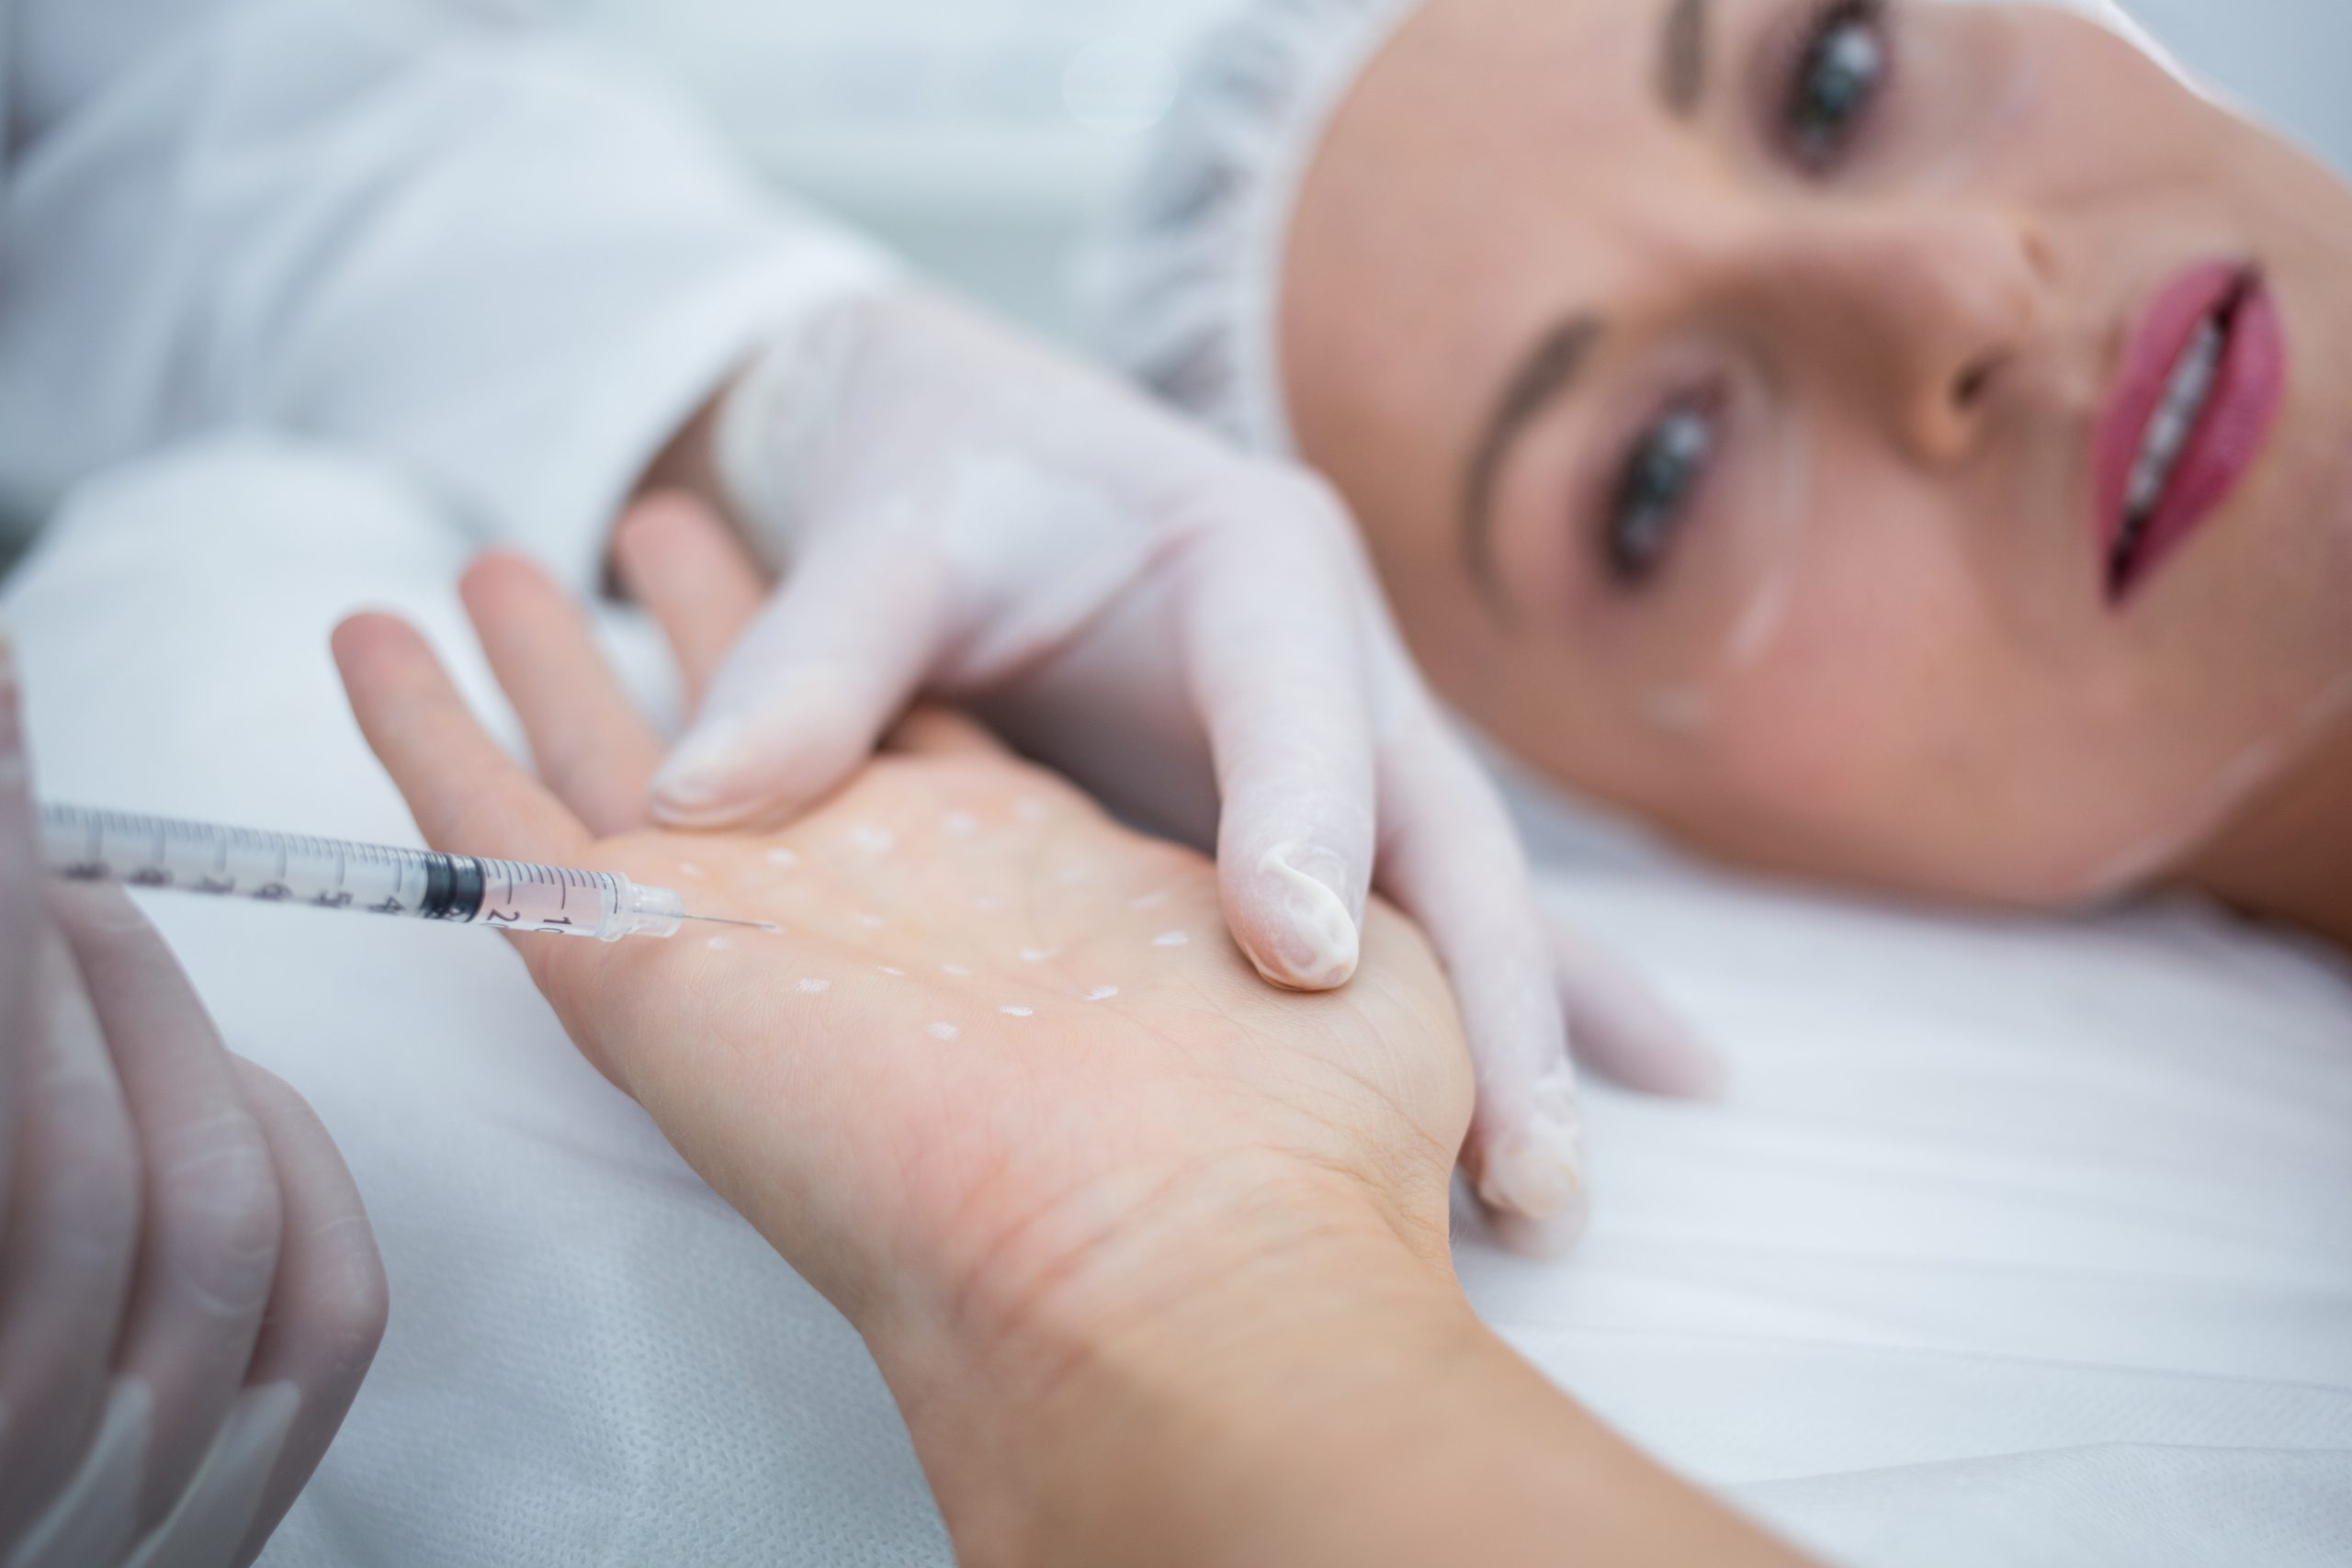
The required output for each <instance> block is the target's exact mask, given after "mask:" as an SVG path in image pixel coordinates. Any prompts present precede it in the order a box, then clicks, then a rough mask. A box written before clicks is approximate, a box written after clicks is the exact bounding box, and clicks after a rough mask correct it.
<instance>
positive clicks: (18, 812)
mask: <svg viewBox="0 0 2352 1568" xmlns="http://www.w3.org/2000/svg"><path fill="white" fill-rule="evenodd" d="M37 832H38V829H37V828H36V827H35V825H34V822H33V801H32V766H31V763H30V761H28V759H27V757H26V755H25V734H24V715H23V710H22V702H21V694H19V692H18V690H17V653H16V648H15V645H14V644H13V643H11V642H10V640H9V638H8V631H7V628H6V626H0V1215H6V1213H8V1183H9V1179H10V1177H11V1175H12V1174H13V1172H14V1171H15V1169H16V1163H17V1162H16V1158H15V1151H16V1145H17V1135H16V1134H17V1102H18V1094H17V1083H18V1080H19V1078H20V1077H21V1075H22V1074H23V1072H24V1070H25V1068H24V1065H23V1064H22V1062H20V1061H19V1060H18V1056H19V1054H20V1053H21V1052H23V1051H24V1050H25V1049H26V1048H27V1044H28V1042H29V1041H30V1040H31V1038H32V1030H33V1028H34V1026H35V1021H36V1020H35V1013H36V1010H37V1009H38V1008H39V1006H40V1001H39V998H38V997H37V995H36V993H35V988H34V976H35V974H36V973H37V971H36V969H35V967H34V964H35V954H36V953H38V952H39V950H40V930H41V925H42V919H43V916H42V912H41V902H40V889H41V880H42V873H41V866H40V847H39V842H38V840H37V838H36V834H37Z"/></svg>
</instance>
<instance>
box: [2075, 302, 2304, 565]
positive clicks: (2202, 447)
mask: <svg viewBox="0 0 2352 1568" xmlns="http://www.w3.org/2000/svg"><path fill="white" fill-rule="evenodd" d="M2208 322H2213V323H2217V324H2218V325H2219V327H2220V330H2221V333H2222V340H2221V347H2220V354H2219V356H2218V358H2217V359H2214V360H2212V362H2211V386H2210V389H2208V390H2207V391H2206V392H2205V394H2204V396H2203V398H2202V400H2201V401H2200V402H2199V403H2198V404H2197V406H2196V408H2195V410H2194V412H2193V415H2192V420H2193V423H2192V425H2191V428H2190V429H2189V430H2188V434H2187V437H2186V439H2185V441H2183V442H2182V443H2181V444H2180V445H2179V446H2178V447H2177V455H2175V456H2174V457H2172V458H2171V460H2170V462H2169V465H2168V467H2167V466H2164V465H2161V464H2158V465H2154V471H2160V472H2162V473H2163V474H2164V480H2163V487H2162V490H2161V491H2160V493H2159V494H2158V497H2157V499H2156V501H2155V502H2154V506H2153V507H2152V508H2149V509H2147V510H2146V511H2145V513H2144V515H2139V514H2138V513H2136V512H2135V509H2134V507H2133V505H2132V501H2133V489H2134V479H2135V476H2136V477H2139V478H2140V479H2143V482H2144V479H2145V477H2146V475H2147V473H2148V472H2149V471H2151V465H2150V456H2151V454H2150V442H2151V435H2152V427H2153V426H2154V424H2155V423H2156V421H2157V420H2158V418H2159V416H2160V415H2161V414H2162V413H2163V412H2165V405H2166V403H2167V401H2168V400H2173V398H2174V397H2175V396H2176V395H2177V393H2178V392H2179V391H2181V390H2182V389H2183V387H2182V385H2181V383H2182V381H2183V378H2184V375H2186V376H2187V377H2189V378H2193V377H2194V376H2195V374H2196V367H2193V366H2192V367H2188V368H2187V369H2186V371H2185V370H2184V364H2185V362H2186V361H2188V360H2189V358H2190V351H2191V349H2192V347H2193V346H2194V345H2195V344H2197V340H2198V338H2199V333H2200V332H2201V331H2202V330H2203V329H2204V328H2205V327H2206V325H2207V323H2208ZM2286 388H2287V341H2286V333H2285V329H2284V327H2283V325H2282V323H2281V321H2280V320H2279V316H2278V304H2277V302H2276V301H2275V300H2274V299H2272V298H2271V296H2270V291H2269V289H2268V288H2267V286H2266V285H2265V284H2264V282H2263V279H2262V276H2261V275H2260V274H2259V273H2258V272H2256V271H2255V270H2254V269H2252V268H2250V267H2247V266H2245V265H2243V264H2240V263H2234V262H2223V263H2213V264H2210V265H2204V266H2199V267H2197V268H2194V269H2192V270H2191V271H2189V272H2187V273H2184V274H2183V275H2182V276H2179V277H2178V278H2176V279H2175V280H2174V281H2173V282H2172V283H2171V284H2169V285H2167V286H2166V287H2165V289H2164V291H2163V292H2162V293H2160V294H2159V295H2157V297H2156V299H2155V301H2154V303H2153V304H2152V305H2150V307H2149V308H2148V310H2147V313H2146V315H2145V316H2144V317H2143V318H2142V320H2141V322H2140V326H2139V330H2138V331H2137V332H2136V333H2133V335H2132V338H2131V346H2130V347H2129V348H2128V349H2127V350H2126V351H2125V353H2124V358H2123V368H2122V372H2121V374H2120V377H2119V378H2117V381H2116V386H2115V390H2114V392H2113V393H2112V394H2111V395H2110V397H2109V400H2108V405H2107V412H2106V413H2105V414H2104V415H2103V416H2102V417H2101V419H2100V421H2099V426H2098V444H2097V456H2096V461H2097V465H2098V483H2097V493H2098V515H2097V518H2096V524H2097V538H2098V546H2099V550H2100V558H2101V560H2102V561H2104V562H2105V563H2106V567H2107V580H2108V598H2109V603H2111V604H2121V603H2123V602H2124V601H2125V600H2127V599H2128V598H2130V597H2131V594H2132V593H2133V592H2135V591H2136V590H2138V589H2139V588H2140V587H2142V586H2143V585H2144V584H2145V583H2146V582H2147V581H2149V580H2150V578H2152V577H2153V576H2154V573H2155V570H2156V568H2158V567H2159V566H2161V565H2163V564H2164V563H2165V561H2166V560H2168V559H2170V558H2172V556H2173V555H2174V553H2175V552H2176V551H2177V550H2178V549H2179V547H2181V546H2182V545H2183V544H2185V543H2186V542H2187V541H2188V538H2189V537H2190V536H2192V535H2194V534H2195V533H2196V532H2197V531H2198V530H2199V528H2200V527H2202V526H2203V525H2205V523H2206V522H2207V521H2208V520H2209V519H2211V517H2212V516H2213V514H2214V513H2216V512H2218V511H2220V509H2221V507H2222V502H2225V501H2227V500H2228V499H2229V497H2230V495H2231V494H2232V492H2233V491H2235V490H2236V489H2237V487H2238V483H2239V481H2240V480H2242V479H2245V476H2246V474H2247V473H2248V472H2249V471H2250V470H2251V469H2252V468H2253V467H2254V465H2255V461H2256V458H2258V457H2260V456H2261V454H2262V448H2263V446H2264V445H2265V443H2266V442H2267V439H2268V437H2269V434H2270V430H2271V427H2272V425H2273V424H2275V423H2277V419H2278V407H2279V404H2280V402H2281V401H2282V400H2284V397H2285V393H2286ZM2191 389H2193V381H2192V382H2191ZM2158 456H2161V454H2158Z"/></svg>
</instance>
